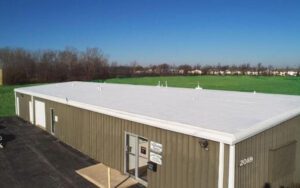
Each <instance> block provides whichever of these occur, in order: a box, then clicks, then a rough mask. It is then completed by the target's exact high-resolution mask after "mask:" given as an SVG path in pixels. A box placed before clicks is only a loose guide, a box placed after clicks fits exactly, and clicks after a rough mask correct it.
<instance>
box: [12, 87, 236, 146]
mask: <svg viewBox="0 0 300 188" xmlns="http://www.w3.org/2000/svg"><path fill="white" fill-rule="evenodd" d="M14 91H15V92H18V93H22V94H27V95H32V96H34V97H39V98H42V99H46V100H50V101H54V102H58V103H62V104H66V105H70V106H74V107H78V108H81V109H85V110H90V111H93V112H98V113H101V114H105V115H109V116H114V117H117V118H121V119H125V120H129V121H133V122H137V123H142V124H146V125H149V126H152V127H156V128H161V129H165V130H169V131H174V132H178V133H183V134H187V135H190V136H195V137H198V138H203V139H208V140H212V141H217V142H223V143H225V144H232V143H233V142H234V140H235V138H234V136H233V135H232V134H229V133H224V132H219V131H215V130H211V129H204V128H200V127H195V126H193V125H188V124H184V123H177V122H172V121H166V120H161V119H156V118H151V117H148V116H143V115H138V114H133V113H128V112H124V111H118V110H113V109H109V108H104V107H99V106H94V105H89V104H85V103H80V102H76V101H72V100H70V99H69V100H68V101H66V100H65V99H62V98H59V97H53V96H49V95H44V94H39V93H35V92H29V91H25V90H22V89H20V88H16V89H14Z"/></svg>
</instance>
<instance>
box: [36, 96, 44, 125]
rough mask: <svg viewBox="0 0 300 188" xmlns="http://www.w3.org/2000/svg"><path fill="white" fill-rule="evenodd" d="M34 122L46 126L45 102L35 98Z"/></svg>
mask: <svg viewBox="0 0 300 188" xmlns="http://www.w3.org/2000/svg"><path fill="white" fill-rule="evenodd" d="M34 103H35V106H34V107H35V124H36V125H39V126H41V127H43V128H46V117H45V115H46V113H45V103H44V102H41V101H37V100H35V102H34Z"/></svg>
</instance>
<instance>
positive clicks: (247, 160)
mask: <svg viewBox="0 0 300 188" xmlns="http://www.w3.org/2000/svg"><path fill="white" fill-rule="evenodd" d="M253 160H254V158H253V157H252V156H251V157H247V158H245V159H242V160H240V167H242V166H245V165H247V164H249V163H252V162H253Z"/></svg>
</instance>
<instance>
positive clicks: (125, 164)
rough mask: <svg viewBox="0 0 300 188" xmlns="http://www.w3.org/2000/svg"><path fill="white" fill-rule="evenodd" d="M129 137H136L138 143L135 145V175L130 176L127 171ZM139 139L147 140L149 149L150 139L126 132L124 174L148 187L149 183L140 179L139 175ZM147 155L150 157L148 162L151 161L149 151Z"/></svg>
mask: <svg viewBox="0 0 300 188" xmlns="http://www.w3.org/2000/svg"><path fill="white" fill-rule="evenodd" d="M127 135H130V136H134V137H136V143H135V144H136V155H135V159H136V160H135V175H132V174H129V173H128V172H127V169H126V166H127ZM139 138H143V139H145V140H147V141H148V148H149V139H148V138H145V137H143V136H139V135H137V134H134V133H130V132H127V131H125V138H124V173H125V174H126V175H129V176H130V177H133V178H134V179H136V180H137V181H138V182H139V183H141V184H142V185H144V186H148V182H147V181H145V180H143V179H141V178H139V177H138V174H139V172H138V168H139ZM148 150H149V149H148ZM147 155H148V160H149V151H147Z"/></svg>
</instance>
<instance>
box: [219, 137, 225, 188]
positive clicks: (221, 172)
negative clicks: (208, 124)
mask: <svg viewBox="0 0 300 188" xmlns="http://www.w3.org/2000/svg"><path fill="white" fill-rule="evenodd" d="M218 177H219V178H218V188H223V183H224V143H223V142H220V146H219V176H218Z"/></svg>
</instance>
